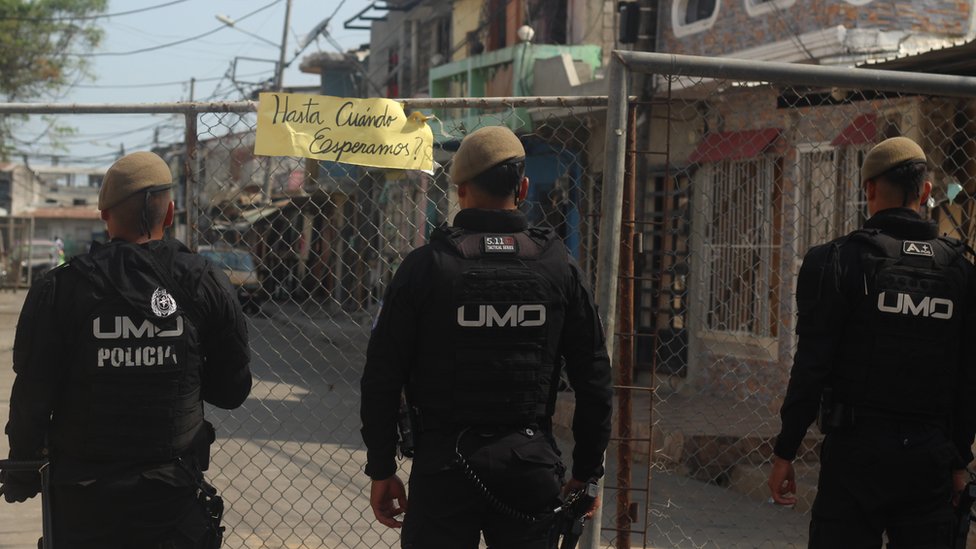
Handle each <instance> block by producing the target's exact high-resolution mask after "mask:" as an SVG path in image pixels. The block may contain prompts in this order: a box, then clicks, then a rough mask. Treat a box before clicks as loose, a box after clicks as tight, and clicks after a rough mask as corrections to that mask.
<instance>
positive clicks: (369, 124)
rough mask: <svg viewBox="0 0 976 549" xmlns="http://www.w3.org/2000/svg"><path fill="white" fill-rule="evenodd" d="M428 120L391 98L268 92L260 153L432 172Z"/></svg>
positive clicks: (260, 114)
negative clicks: (353, 97)
mask: <svg viewBox="0 0 976 549" xmlns="http://www.w3.org/2000/svg"><path fill="white" fill-rule="evenodd" d="M425 120H426V118H425V117H424V116H423V115H421V114H420V113H413V114H412V115H410V116H409V117H408V116H406V115H405V114H404V112H403V106H402V105H400V103H397V102H396V101H393V100H391V99H379V98H376V99H351V98H350V99H346V98H341V97H328V96H324V95H306V94H299V93H262V94H261V96H260V101H259V103H258V131H257V139H256V142H255V144H254V153H255V154H259V155H265V156H304V157H306V158H316V159H319V160H332V161H335V162H346V163H348V164H357V165H360V166H372V167H376V168H398V169H404V170H428V171H429V170H432V169H433V165H434V158H433V143H434V135H433V133H432V132H431V130H430V127H428V126H427V123H426V122H425Z"/></svg>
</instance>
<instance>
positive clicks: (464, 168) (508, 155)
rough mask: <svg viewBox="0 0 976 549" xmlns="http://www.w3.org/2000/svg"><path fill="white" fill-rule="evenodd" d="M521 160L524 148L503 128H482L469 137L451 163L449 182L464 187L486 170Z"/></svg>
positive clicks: (462, 143) (463, 141)
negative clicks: (461, 184) (464, 184)
mask: <svg viewBox="0 0 976 549" xmlns="http://www.w3.org/2000/svg"><path fill="white" fill-rule="evenodd" d="M524 158H525V148H524V147H523V146H522V142H521V141H519V138H518V137H516V136H515V134H514V133H512V130H510V129H508V128H506V127H505V126H486V127H484V128H480V129H477V130H475V131H473V132H471V133H469V134H468V135H467V136H465V138H464V139H463V140H461V146H460V147H458V150H457V153H455V155H454V160H453V162H452V163H451V181H453V182H454V183H465V182H467V181H471V180H472V179H474V178H475V177H477V176H478V175H479V174H480V173H482V172H484V171H485V170H487V169H488V168H491V167H493V166H497V165H498V164H501V163H502V162H507V161H509V160H522V159H524Z"/></svg>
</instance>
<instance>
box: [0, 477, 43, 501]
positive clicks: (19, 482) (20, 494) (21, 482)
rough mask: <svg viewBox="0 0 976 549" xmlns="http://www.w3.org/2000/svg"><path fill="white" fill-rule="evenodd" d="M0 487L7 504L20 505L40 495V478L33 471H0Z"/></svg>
mask: <svg viewBox="0 0 976 549" xmlns="http://www.w3.org/2000/svg"><path fill="white" fill-rule="evenodd" d="M0 485H2V488H3V499H5V500H7V503H20V502H22V501H27V500H28V499H30V498H32V497H34V496H36V495H37V494H39V493H40V491H41V476H40V475H38V474H37V473H36V472H33V471H31V472H21V471H16V472H13V471H0Z"/></svg>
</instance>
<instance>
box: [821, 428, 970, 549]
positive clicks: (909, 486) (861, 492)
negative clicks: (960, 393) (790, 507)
mask: <svg viewBox="0 0 976 549" xmlns="http://www.w3.org/2000/svg"><path fill="white" fill-rule="evenodd" d="M954 454H955V450H954V448H953V446H952V444H951V443H950V442H949V441H948V439H947V438H946V436H945V434H944V431H943V429H941V428H939V427H938V426H933V425H927V424H920V423H917V422H915V423H911V422H901V423H900V422H897V421H889V420H883V421H871V422H870V423H861V424H859V425H858V426H857V427H849V428H844V429H842V430H840V431H839V432H836V433H831V434H829V435H827V437H826V438H825V440H824V443H823V447H822V448H821V457H820V461H821V466H820V482H819V491H818V492H817V497H816V500H815V501H814V504H813V512H812V519H811V521H810V544H809V547H810V549H835V548H838V547H843V548H845V549H876V548H880V547H881V545H882V534H883V533H886V534H887V538H888V546H887V547H888V548H889V549H948V548H950V547H952V545H951V542H952V530H953V508H952V504H951V496H952V462H953V457H954Z"/></svg>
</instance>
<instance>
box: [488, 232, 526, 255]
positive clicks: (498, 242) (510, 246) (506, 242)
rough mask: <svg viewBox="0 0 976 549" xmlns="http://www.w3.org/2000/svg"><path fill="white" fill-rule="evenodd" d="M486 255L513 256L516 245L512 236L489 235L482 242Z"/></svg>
mask: <svg viewBox="0 0 976 549" xmlns="http://www.w3.org/2000/svg"><path fill="white" fill-rule="evenodd" d="M482 246H483V247H484V250H485V253H486V254H514V253H516V252H518V245H517V244H516V243H515V237H514V236H512V235H489V236H486V237H485V239H484V240H483V241H482Z"/></svg>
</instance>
